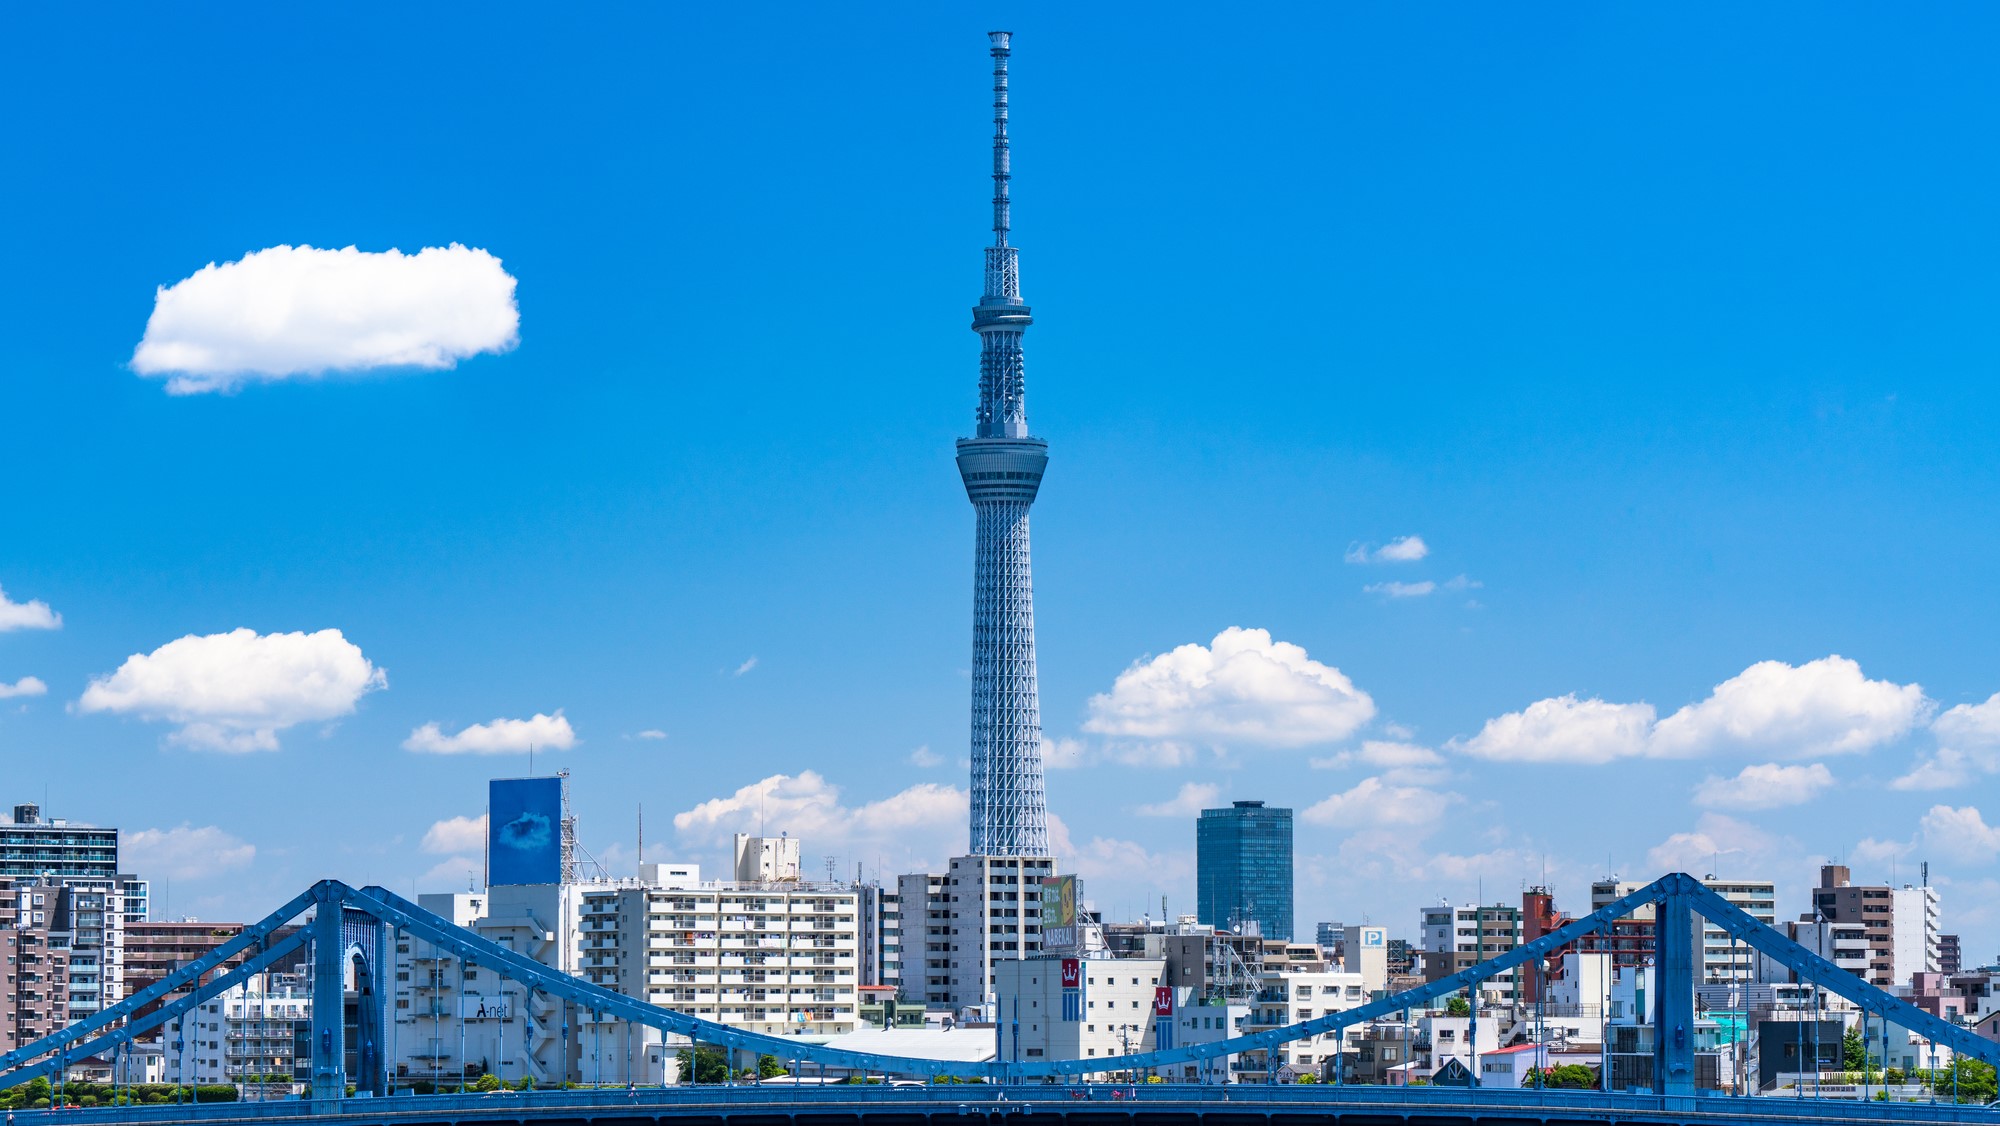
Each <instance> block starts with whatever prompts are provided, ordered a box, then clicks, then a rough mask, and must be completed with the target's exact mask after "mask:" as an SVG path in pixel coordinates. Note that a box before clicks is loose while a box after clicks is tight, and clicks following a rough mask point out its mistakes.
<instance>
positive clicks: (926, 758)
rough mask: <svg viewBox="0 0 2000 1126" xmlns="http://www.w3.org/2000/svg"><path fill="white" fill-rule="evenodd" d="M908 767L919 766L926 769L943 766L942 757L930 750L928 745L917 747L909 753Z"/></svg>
mask: <svg viewBox="0 0 2000 1126" xmlns="http://www.w3.org/2000/svg"><path fill="white" fill-rule="evenodd" d="M910 765H911V766H921V767H924V768H926V769H929V768H930V767H933V766H943V765H944V756H943V755H941V754H938V753H937V752H936V751H933V750H931V749H930V747H929V746H928V745H926V746H922V747H918V748H917V749H916V750H914V751H911V752H910Z"/></svg>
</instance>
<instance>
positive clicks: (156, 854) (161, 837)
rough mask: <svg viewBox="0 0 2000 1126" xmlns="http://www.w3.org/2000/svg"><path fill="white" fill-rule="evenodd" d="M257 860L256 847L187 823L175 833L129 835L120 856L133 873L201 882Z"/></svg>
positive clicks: (213, 829) (158, 831)
mask: <svg viewBox="0 0 2000 1126" xmlns="http://www.w3.org/2000/svg"><path fill="white" fill-rule="evenodd" d="M256 858H257V846H256V845H253V844H250V843H249V842H247V841H243V840H239V839H237V838H236V837H233V836H231V835H230V834H228V833H225V832H223V831H222V830H221V829H218V828H216V827H215V826H213V825H204V826H202V827H201V828H199V829H197V828H194V827H192V826H191V825H189V824H188V823H186V822H182V823H181V824H180V825H177V826H175V827H174V828H172V829H141V830H139V831H138V832H136V833H126V834H125V835H124V839H123V845H122V848H121V854H120V859H122V860H124V861H125V862H126V868H127V869H130V870H131V871H134V872H139V873H142V874H144V875H146V876H149V877H152V878H155V879H157V878H159V877H161V876H165V877H167V878H169V879H174V880H193V879H201V878H203V877H205V876H213V875H215V874H217V873H219V872H230V871H234V870H236V869H238V868H244V867H247V866H249V864H250V862H251V861H252V860H255V859H256ZM124 870H125V869H120V871H124Z"/></svg>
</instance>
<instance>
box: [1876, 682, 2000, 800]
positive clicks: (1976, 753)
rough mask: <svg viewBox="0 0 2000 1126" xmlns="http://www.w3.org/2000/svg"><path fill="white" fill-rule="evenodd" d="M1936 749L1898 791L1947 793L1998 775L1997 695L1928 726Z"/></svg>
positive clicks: (1999, 725) (1902, 781)
mask: <svg viewBox="0 0 2000 1126" xmlns="http://www.w3.org/2000/svg"><path fill="white" fill-rule="evenodd" d="M1931 734H1932V735H1935V736H1936V737H1937V741H1938V748H1937V750H1936V751H1935V752H1933V753H1932V754H1930V755H1929V756H1927V757H1926V758H1924V760H1923V761H1921V762H1919V763H1918V764H1917V765H1916V766H1915V767H1913V768H1911V770H1910V772H1909V773H1908V774H1905V775H1903V776H1902V777H1901V778H1898V779H1896V780H1895V781H1894V782H1891V783H1890V785H1891V786H1893V787H1895V788H1896V789H1898V790H1948V789H1950V788H1952V787H1954V786H1962V785H1964V784H1966V783H1967V782H1970V781H1972V780H1973V779H1974V778H1976V777H1978V776H1979V775H1982V774H2000V692H1996V693H1994V694H1993V695H1992V696H1990V697H1988V698H1987V700H1986V702H1985V703H1983V704H1960V705H1958V706H1957V707H1955V708H1953V709H1951V710H1950V711H1948V712H1946V713H1944V714H1943V715H1941V716H1939V717H1937V721H1936V722H1935V723H1933V724H1931Z"/></svg>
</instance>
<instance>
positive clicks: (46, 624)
mask: <svg viewBox="0 0 2000 1126" xmlns="http://www.w3.org/2000/svg"><path fill="white" fill-rule="evenodd" d="M61 628H62V615H61V614H58V613H56V612H55V611H54V610H51V609H49V604H48V603H46V602H42V601H39V600H34V599H31V600H29V601H27V602H14V601H12V600H10V599H9V598H8V597H7V592H6V590H4V589H0V633H6V632H7V631H9V630H17V629H61Z"/></svg>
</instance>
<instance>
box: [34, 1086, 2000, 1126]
mask: <svg viewBox="0 0 2000 1126" xmlns="http://www.w3.org/2000/svg"><path fill="white" fill-rule="evenodd" d="M1084 1104H1088V1107H1089V1109H1091V1110H1111V1109H1114V1108H1115V1109H1127V1110H1131V1111H1139V1110H1145V1109H1155V1110H1161V1111H1170V1110H1175V1109H1195V1110H1222V1109H1225V1108H1227V1109H1231V1110H1239V1111H1247V1112H1252V1113H1255V1112H1270V1113H1282V1112H1287V1111H1295V1112H1300V1113H1313V1114H1319V1113H1326V1112H1327V1111H1329V1110H1331V1109H1335V1108H1356V1109H1370V1108H1373V1109H1377V1110H1380V1111H1382V1112H1385V1113H1393V1114H1395V1115H1397V1116H1412V1115H1425V1114H1430V1115H1438V1116H1450V1117H1461V1116H1464V1117H1478V1116H1482V1115H1483V1116H1499V1117H1505V1118H1521V1117H1540V1116H1542V1115H1544V1114H1549V1113H1553V1114H1557V1115H1576V1116H1578V1117H1581V1118H1603V1119H1607V1120H1613V1121H1616V1120H1622V1119H1625V1118H1627V1117H1629V1116H1633V1115H1672V1116H1676V1117H1680V1118H1686V1117H1688V1116H1691V1115H1700V1116H1703V1117H1709V1116H1712V1117H1713V1118H1714V1119H1715V1120H1716V1121H1718V1122H1720V1121H1727V1120H1732V1119H1736V1120H1741V1119H1764V1120H1770V1121H1799V1122H1802V1123H1803V1122H1807V1121H1817V1122H1827V1121H1838V1122H1851V1123H1856V1124H1862V1123H1886V1124H1892V1126H1900V1124H1905V1123H1908V1124H1922V1123H1938V1124H1958V1123H1968V1124H1972V1123H1983V1124H1988V1126H1990V1124H1992V1123H1994V1122H1996V1121H2000V1112H1996V1110H1995V1109H1994V1108H1991V1107H1982V1106H1954V1105H1951V1104H1949V1103H1927V1102H1920V1103H1910V1102H1875V1101H1862V1100H1845V1101H1841V1100H1814V1099H1793V1098H1786V1097H1769V1096H1766V1097H1754V1096H1733V1095H1721V1094H1714V1095H1700V1096H1693V1097H1689V1096H1673V1095H1652V1094H1629V1093H1607V1092H1602V1091H1572V1090H1555V1089H1542V1090H1534V1089H1513V1088H1491V1087H1485V1088H1481V1087H1470V1088H1468V1087H1377V1086H1355V1085H1342V1086H1337V1087H1336V1086H1332V1085H1326V1084H1277V1085H1263V1084H1228V1085H1205V1084H1194V1083H1159V1084H1144V1083H1142V1084H1137V1085H1131V1084H1117V1083H1102V1084H1100V1083H1090V1084H1080V1085H1072V1084H1054V1083H1030V1084H925V1085H914V1086H890V1085H886V1084H884V1085H862V1084H829V1085H827V1086H823V1087H811V1086H806V1087H793V1086H766V1085H758V1084H754V1083H750V1084H740V1085H733V1086H731V1085H723V1084H703V1085H699V1086H696V1085H680V1086H673V1087H638V1088H625V1087H594V1088H575V1089H569V1090H541V1091H531V1092H505V1093H502V1092H494V1093H491V1094H453V1095H409V1094H403V1095H392V1096H388V1097H385V1098H369V1099H346V1100H325V1101H322V1102H320V1103H316V1102H315V1101H313V1100H311V1099H296V1100H286V1101H275V1102H238V1103H205V1104H200V1105H189V1104H180V1105H174V1104H152V1105H144V1106H125V1107H97V1108H86V1109H75V1110H59V1111H20V1112H17V1114H18V1121H17V1123H16V1126H55V1124H57V1123H75V1124H77V1126H98V1124H102V1126H152V1124H154V1123H159V1124H161V1126H167V1124H170V1123H189V1122H255V1121H284V1120H287V1119H296V1118H307V1117H316V1116H323V1115H326V1114H328V1113H334V1114H338V1115H340V1116H343V1117H351V1118H379V1119H394V1118H399V1117H403V1116H409V1115H421V1116H423V1117H425V1118H433V1117H444V1118H459V1119H465V1118H472V1117H484V1116H493V1117H497V1118H515V1119H519V1118H523V1117H532V1116H553V1115H560V1116H564V1117H572V1116H573V1117H577V1118H589V1117H606V1118H613V1117H631V1116H633V1115H635V1114H641V1115H647V1116H652V1115H673V1114H683V1113H685V1114H692V1113H697V1112H715V1111H721V1112H724V1113H727V1112H730V1111H741V1112H745V1113H751V1114H756V1113H759V1112H760V1111H764V1112H768V1111H770V1110H775V1109H783V1110H785V1111H787V1112H790V1113H793V1114H799V1113H811V1112H812V1111H813V1110H814V1109H816V1108H817V1109H821V1110H824V1111H827V1112H830V1113H831V1112H835V1111H837V1110H839V1109H842V1108H845V1109H848V1110H854V1109H859V1110H860V1111H861V1112H862V1113H867V1112H870V1111H876V1112H881V1111H896V1110H906V1111H907V1110H916V1109H921V1110H924V1111H927V1112H929V1113H932V1114H936V1113H945V1114H950V1113H952V1112H954V1111H956V1110H958V1109H959V1108H964V1109H965V1110H966V1111H968V1112H974V1111H976V1112H978V1113H980V1114H981V1115H989V1114H990V1113H992V1112H993V1111H996V1110H1002V1109H1004V1110H1007V1111H1012V1112H1019V1113H1023V1114H1032V1113H1033V1112H1034V1109H1040V1110H1042V1111H1045V1112H1047V1111H1069V1110H1081V1109H1084ZM593 1112H595V1113H593Z"/></svg>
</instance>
